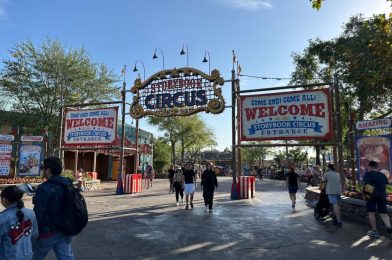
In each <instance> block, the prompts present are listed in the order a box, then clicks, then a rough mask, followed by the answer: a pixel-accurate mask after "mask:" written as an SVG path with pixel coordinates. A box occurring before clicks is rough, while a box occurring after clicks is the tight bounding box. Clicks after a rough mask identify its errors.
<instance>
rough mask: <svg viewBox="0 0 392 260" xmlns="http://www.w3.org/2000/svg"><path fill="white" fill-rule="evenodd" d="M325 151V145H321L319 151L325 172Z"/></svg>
mask: <svg viewBox="0 0 392 260" xmlns="http://www.w3.org/2000/svg"><path fill="white" fill-rule="evenodd" d="M326 152H327V149H326V148H325V146H324V145H323V146H321V147H320V153H321V155H322V156H323V173H324V172H325V153H326Z"/></svg>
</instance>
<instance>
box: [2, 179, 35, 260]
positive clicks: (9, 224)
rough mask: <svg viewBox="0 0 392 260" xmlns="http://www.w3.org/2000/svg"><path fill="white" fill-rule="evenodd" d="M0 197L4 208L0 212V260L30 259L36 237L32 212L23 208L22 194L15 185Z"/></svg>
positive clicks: (7, 188) (5, 190) (5, 189)
mask: <svg viewBox="0 0 392 260" xmlns="http://www.w3.org/2000/svg"><path fill="white" fill-rule="evenodd" d="M0 197H1V204H2V205H3V206H4V207H5V210H3V211H2V212H0V259H2V260H8V259H10V260H11V259H12V260H22V259H23V260H28V259H31V258H32V257H33V251H32V245H33V244H34V242H35V240H36V239H37V237H38V227H37V221H36V218H35V214H34V211H33V210H31V209H26V208H25V207H24V203H23V201H22V197H23V192H22V191H21V190H19V189H18V187H16V186H15V185H12V186H8V187H6V188H4V189H3V190H2V191H1V195H0Z"/></svg>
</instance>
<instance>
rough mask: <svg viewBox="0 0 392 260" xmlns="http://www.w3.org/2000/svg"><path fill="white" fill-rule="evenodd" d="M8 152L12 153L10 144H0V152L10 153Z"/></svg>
mask: <svg viewBox="0 0 392 260" xmlns="http://www.w3.org/2000/svg"><path fill="white" fill-rule="evenodd" d="M10 153H12V145H10V144H0V154H10Z"/></svg>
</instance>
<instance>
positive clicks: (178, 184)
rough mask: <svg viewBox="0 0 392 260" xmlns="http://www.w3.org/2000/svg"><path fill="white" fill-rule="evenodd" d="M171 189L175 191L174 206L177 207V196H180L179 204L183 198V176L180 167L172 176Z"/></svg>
mask: <svg viewBox="0 0 392 260" xmlns="http://www.w3.org/2000/svg"><path fill="white" fill-rule="evenodd" d="M173 189H174V190H175V191H176V202H177V203H176V204H177V206H179V205H180V201H179V196H181V203H182V202H183V198H184V175H183V174H182V170H181V167H178V168H177V169H176V172H175V173H174V175H173Z"/></svg>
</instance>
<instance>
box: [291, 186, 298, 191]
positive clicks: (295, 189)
mask: <svg viewBox="0 0 392 260" xmlns="http://www.w3.org/2000/svg"><path fill="white" fill-rule="evenodd" d="M297 191H298V186H289V193H297Z"/></svg>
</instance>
